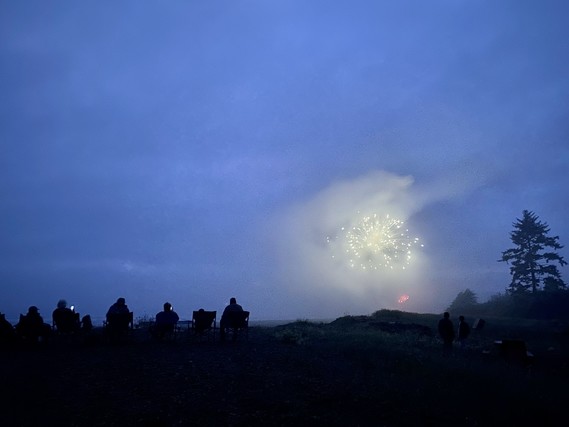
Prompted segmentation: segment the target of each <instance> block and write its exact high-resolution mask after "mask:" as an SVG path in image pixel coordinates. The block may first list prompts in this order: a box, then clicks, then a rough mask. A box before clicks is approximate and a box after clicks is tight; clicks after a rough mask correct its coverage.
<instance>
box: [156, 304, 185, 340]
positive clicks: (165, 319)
mask: <svg viewBox="0 0 569 427" xmlns="http://www.w3.org/2000/svg"><path fill="white" fill-rule="evenodd" d="M178 320H180V317H179V316H178V314H177V313H176V312H175V311H174V310H173V309H172V304H170V303H169V302H166V303H164V310H163V311H161V312H160V313H158V314H156V322H155V323H154V336H155V337H156V338H158V339H160V340H161V339H163V338H164V337H165V336H166V335H167V334H172V333H173V332H174V328H175V327H176V324H177V323H178Z"/></svg>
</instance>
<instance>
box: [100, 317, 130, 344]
mask: <svg viewBox="0 0 569 427" xmlns="http://www.w3.org/2000/svg"><path fill="white" fill-rule="evenodd" d="M103 328H104V331H105V333H106V334H107V335H108V336H109V338H110V339H111V340H117V339H119V338H121V337H123V336H127V335H128V334H129V332H131V331H132V330H133V329H134V313H133V312H132V311H130V312H128V313H109V314H107V320H105V321H104V322H103Z"/></svg>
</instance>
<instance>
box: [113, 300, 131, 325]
mask: <svg viewBox="0 0 569 427" xmlns="http://www.w3.org/2000/svg"><path fill="white" fill-rule="evenodd" d="M129 314H130V311H129V309H128V306H127V305H126V300H125V299H124V298H119V299H117V302H115V303H114V304H113V305H111V306H110V307H109V310H108V311H107V325H108V326H109V327H110V328H111V329H113V330H115V331H124V330H127V329H128V324H129V321H130V319H129Z"/></svg>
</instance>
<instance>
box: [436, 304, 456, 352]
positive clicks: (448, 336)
mask: <svg viewBox="0 0 569 427" xmlns="http://www.w3.org/2000/svg"><path fill="white" fill-rule="evenodd" d="M438 330H439V335H440V337H441V339H442V340H443V355H444V356H449V355H450V354H451V353H452V342H453V340H454V327H453V325H452V321H451V320H450V313H449V312H448V311H445V312H444V314H443V318H442V319H441V320H439V325H438Z"/></svg>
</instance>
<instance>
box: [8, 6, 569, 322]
mask: <svg viewBox="0 0 569 427" xmlns="http://www.w3.org/2000/svg"><path fill="white" fill-rule="evenodd" d="M567 16H569V3H567V2H566V1H564V0H559V1H554V0H539V1H537V0H535V1H529V0H498V1H495V0H488V1H484V0H481V1H475V2H473V1H466V0H465V1H462V0H433V1H429V2H425V1H419V0H415V1H412V0H402V1H375V0H360V1H358V0H350V1H341V0H339V1H334V2H330V1H313V0H302V1H300V0H288V1H284V0H282V1H281V0H272V1H261V0H249V1H238V0H237V1H208V2H201V1H170V2H158V1H145V2H138V1H119V2H116V1H82V2H73V1H54V2H45V1H21V2H20V1H18V2H16V1H3V2H1V3H0V93H1V94H2V95H1V97H0V197H1V204H0V312H3V313H5V314H6V317H7V318H9V319H14V318H16V317H17V315H18V314H19V313H25V312H26V311H27V308H28V306H30V305H36V306H38V307H39V309H40V313H41V314H42V315H43V316H44V318H45V319H49V318H50V317H51V311H52V310H53V309H54V308H55V306H56V303H57V301H58V300H59V299H61V298H64V299H66V300H67V301H68V303H69V304H73V305H74V306H75V307H76V310H77V311H79V312H80V313H81V314H82V315H84V314H90V315H91V316H92V317H93V318H95V319H97V318H102V317H103V316H104V314H105V312H106V310H107V309H108V307H109V306H110V305H111V304H112V303H113V302H115V300H116V299H117V298H118V297H124V298H126V301H127V304H128V306H129V307H130V309H131V310H132V311H134V313H135V318H136V317H141V316H153V315H154V314H155V313H156V312H158V311H160V310H161V308H162V304H163V303H164V302H165V301H169V302H171V303H172V304H173V306H174V309H175V310H176V311H177V312H178V313H179V314H180V316H181V317H182V318H189V317H191V312H192V311H193V310H197V309H199V308H205V309H206V310H217V311H218V312H220V311H222V310H223V308H224V307H225V305H226V304H227V303H228V300H229V298H230V297H236V298H237V300H238V302H239V303H241V305H243V307H244V308H245V309H248V310H250V311H251V320H252V321H253V320H268V319H271V320H276V319H327V318H336V317H340V316H343V315H360V314H370V313H372V312H374V311H376V310H379V309H382V308H389V309H401V310H408V311H418V312H429V313H439V312H441V311H443V310H444V309H445V308H446V307H447V306H448V305H449V304H450V303H451V302H452V300H453V299H454V297H455V296H456V295H457V294H458V293H459V292H461V291H463V290H465V289H467V288H468V289H471V290H473V291H474V292H475V293H476V295H477V296H478V299H479V301H480V302H483V301H485V300H487V299H488V298H489V297H491V296H492V295H495V294H497V293H503V292H504V291H505V289H506V287H507V286H508V284H509V282H510V275H509V269H508V265H507V264H505V263H501V262H497V260H498V259H499V258H500V257H501V253H502V252H503V251H505V250H506V249H509V248H510V247H512V243H511V241H510V239H509V233H510V232H511V231H512V230H513V226H512V224H513V223H514V222H515V221H516V219H517V218H521V216H522V211H523V210H530V211H533V212H535V213H536V214H537V215H538V216H539V218H540V220H542V221H544V222H546V223H547V224H548V225H549V226H550V229H551V232H550V235H554V236H559V242H560V243H561V244H562V245H566V244H568V243H569V224H568V221H567V207H568V206H569V195H568V193H569V192H568V191H567V185H568V184H569V177H568V173H567V164H568V161H569V144H568V141H569V138H568V137H569V123H568V121H567V118H568V117H569V78H568V76H569V49H567V40H568V39H569V26H568V25H567ZM390 221H394V222H392V223H390ZM382 224H383V225H385V224H392V225H393V224H396V225H394V227H395V229H396V230H397V236H398V237H397V238H396V240H398V241H399V243H403V244H404V245H406V246H403V247H404V248H405V249H404V250H403V251H402V250H401V246H396V244H395V243H393V242H391V241H390V242H385V241H384V240H382V239H384V237H382V236H384V235H381V233H380V231H379V230H380V227H381V225H382ZM366 227H367V230H368V231H367V232H368V234H369V233H371V234H373V235H374V236H375V237H374V236H369V235H368V236H367V237H369V239H370V240H369V241H373V239H374V238H375V239H376V240H375V242H376V246H372V248H373V247H377V242H378V241H379V242H383V243H385V244H386V245H387V246H386V247H388V249H389V250H391V252H390V253H391V254H392V255H393V254H395V255H397V254H399V258H397V257H396V259H392V262H391V263H390V264H388V265H386V264H387V263H386V260H385V258H384V257H383V256H382V255H381V253H385V251H384V252H380V254H379V255H378V254H377V253H371V252H370V249H369V248H368V249H365V248H363V249H362V248H360V249H359V250H358V248H357V247H355V248H354V245H356V246H357V245H358V244H362V241H363V240H365V237H366V235H365V233H366V231H365V228H366ZM397 227H400V228H397ZM370 230H371V231H370ZM374 233H375V234H374ZM377 233H380V234H379V237H378V234H377ZM362 239H363V240H362ZM377 239H379V240H377ZM383 243H382V244H383ZM407 249H409V250H410V251H411V255H410V257H408V254H407ZM381 250H382V251H383V249H381ZM559 253H560V254H561V255H562V256H565V257H566V258H567V257H569V253H568V252H567V249H566V248H564V249H562V250H561V251H560V252H559ZM364 267H365V268H364ZM560 271H561V274H562V277H563V278H564V279H565V281H567V280H569V278H568V277H567V268H566V267H564V268H560ZM404 295H406V296H407V297H408V299H407V300H406V301H404V302H402V303H400V302H398V301H399V298H401V296H404ZM404 299H405V298H404Z"/></svg>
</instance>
